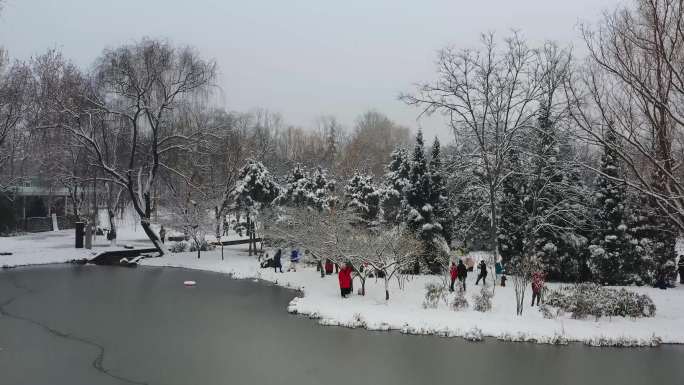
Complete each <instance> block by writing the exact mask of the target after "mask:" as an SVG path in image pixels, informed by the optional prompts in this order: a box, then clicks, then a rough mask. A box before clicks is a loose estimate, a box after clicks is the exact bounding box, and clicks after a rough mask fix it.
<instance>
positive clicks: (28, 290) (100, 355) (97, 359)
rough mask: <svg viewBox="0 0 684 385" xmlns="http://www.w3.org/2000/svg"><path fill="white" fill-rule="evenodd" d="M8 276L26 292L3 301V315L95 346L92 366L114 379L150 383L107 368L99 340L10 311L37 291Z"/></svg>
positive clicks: (145, 384)
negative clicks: (89, 338) (118, 373)
mask: <svg viewBox="0 0 684 385" xmlns="http://www.w3.org/2000/svg"><path fill="white" fill-rule="evenodd" d="M8 277H9V282H10V283H11V284H12V286H14V287H15V288H17V289H19V290H23V291H24V293H23V294H19V295H16V296H14V297H12V298H10V299H8V300H6V301H5V302H3V303H2V304H0V315H3V316H5V317H9V318H12V319H15V320H19V321H23V322H27V323H30V324H32V325H35V326H38V327H40V328H42V329H44V330H45V331H47V332H48V333H50V334H52V335H54V336H57V337H60V338H64V339H67V340H71V341H77V342H80V343H82V344H85V345H89V346H92V347H94V348H96V349H97V350H98V354H97V357H95V359H94V360H93V361H92V362H91V366H92V367H93V368H95V370H97V371H98V372H100V373H102V374H104V375H106V376H109V377H111V378H114V379H116V380H119V381H123V382H125V383H128V384H135V385H148V383H147V382H141V381H135V380H132V379H129V378H126V377H123V376H119V375H116V374H114V373H112V372H110V371H109V370H108V369H107V368H105V367H104V365H103V361H104V356H105V348H104V346H102V345H100V344H98V343H97V342H94V341H91V340H88V339H86V338H83V337H79V336H75V335H73V334H70V333H65V332H62V331H60V330H57V329H55V328H52V327H50V326H48V325H46V324H44V323H42V322H40V321H37V320H34V319H31V318H28V317H24V316H21V315H18V314H14V313H11V312H9V311H8V310H7V309H6V307H7V306H8V305H10V304H11V303H12V302H14V301H15V300H17V299H19V298H20V297H21V296H23V295H26V294H29V293H35V292H36V291H35V290H33V289H31V288H29V287H26V286H23V285H21V284H20V283H19V282H18V281H17V279H16V277H14V275H13V274H8Z"/></svg>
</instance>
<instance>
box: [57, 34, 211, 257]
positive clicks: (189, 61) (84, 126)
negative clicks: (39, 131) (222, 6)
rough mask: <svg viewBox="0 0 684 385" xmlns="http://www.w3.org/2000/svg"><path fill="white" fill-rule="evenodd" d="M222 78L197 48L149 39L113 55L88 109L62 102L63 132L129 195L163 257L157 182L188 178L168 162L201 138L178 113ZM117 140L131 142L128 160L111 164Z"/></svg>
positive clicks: (96, 78) (103, 64)
mask: <svg viewBox="0 0 684 385" xmlns="http://www.w3.org/2000/svg"><path fill="white" fill-rule="evenodd" d="M215 73H216V66H215V64H214V63H213V62H211V61H206V60H203V59H201V58H200V57H199V56H198V55H197V54H196V53H195V51H194V50H193V49H191V48H189V47H185V48H177V47H174V46H172V45H171V44H169V43H168V42H161V41H156V40H149V39H144V40H142V41H140V42H138V43H135V44H132V45H124V46H121V47H119V48H116V49H112V50H105V52H104V53H103V55H102V56H101V57H100V59H99V60H98V62H97V65H96V69H95V72H94V74H93V76H92V81H91V82H90V84H89V87H82V89H81V90H80V93H79V96H80V99H81V100H84V101H85V107H84V106H81V105H73V104H72V103H71V99H70V98H69V97H68V96H67V95H62V96H63V97H61V98H56V104H57V107H58V108H59V110H60V112H61V113H63V114H66V116H68V118H69V119H68V120H67V121H66V122H64V123H61V127H63V128H64V129H66V130H67V132H69V133H70V134H72V135H73V136H74V137H75V138H76V140H77V141H78V142H79V143H81V144H82V145H83V146H85V148H87V149H88V151H89V153H90V155H91V157H92V159H93V161H94V162H95V163H96V164H97V165H98V167H99V168H100V169H102V170H103V172H104V174H105V175H106V176H107V178H108V180H109V181H111V182H113V183H116V184H118V185H120V186H122V187H124V188H125V189H126V190H127V192H128V195H129V197H130V200H131V203H132V205H133V208H134V209H135V211H136V213H137V214H138V216H139V218H140V223H141V227H142V228H143V230H144V231H145V233H146V234H147V236H148V237H149V239H150V240H151V241H152V243H153V244H154V245H155V247H156V248H157V249H158V250H159V252H160V254H163V253H164V246H163V244H162V243H161V242H160V240H159V238H158V236H157V235H156V234H155V233H154V231H152V228H151V227H150V221H151V218H152V192H153V187H154V185H155V181H156V180H157V177H158V175H159V173H160V172H166V173H170V174H176V175H178V176H179V177H181V178H184V179H187V178H186V176H184V175H182V173H180V172H179V171H178V170H176V169H174V168H173V167H171V166H170V165H169V164H168V163H167V160H168V159H169V158H170V157H171V156H172V155H173V154H174V153H178V152H182V151H186V150H187V146H188V143H189V142H191V140H190V139H191V138H193V137H195V136H199V135H201V133H200V132H193V133H185V132H183V133H180V132H178V130H177V129H176V128H177V126H175V125H174V124H173V120H174V113H173V112H174V110H175V109H177V108H178V107H179V106H180V105H181V104H183V103H184V102H186V101H188V100H191V99H192V98H193V97H196V96H197V95H200V94H202V93H204V92H206V91H207V90H208V88H209V87H210V86H211V84H212V82H213V80H214V78H215ZM96 116H102V117H104V118H102V119H99V121H100V122H103V123H106V124H101V125H98V124H95V121H94V117H96ZM114 134H117V135H119V136H125V137H126V140H125V141H122V142H121V143H119V144H120V148H119V150H120V151H121V152H122V153H124V154H126V155H125V156H124V157H123V158H120V159H118V160H117V162H116V163H111V162H110V160H108V159H107V158H106V156H105V151H104V149H105V148H106V146H107V143H108V141H109V139H110V137H111V136H112V135H114Z"/></svg>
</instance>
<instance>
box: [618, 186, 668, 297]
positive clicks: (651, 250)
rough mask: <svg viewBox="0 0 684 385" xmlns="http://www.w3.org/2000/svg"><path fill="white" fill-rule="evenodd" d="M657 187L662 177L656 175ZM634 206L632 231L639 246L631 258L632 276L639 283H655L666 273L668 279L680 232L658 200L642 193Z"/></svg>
mask: <svg viewBox="0 0 684 385" xmlns="http://www.w3.org/2000/svg"><path fill="white" fill-rule="evenodd" d="M654 180H655V183H656V185H655V187H656V190H657V188H658V187H662V186H660V185H658V183H661V182H660V181H662V178H659V177H658V175H657V174H656V176H655V177H654ZM637 199H638V204H636V205H634V209H633V213H634V214H633V215H632V222H631V226H630V232H631V234H632V242H633V244H634V246H635V257H634V258H633V259H632V260H631V261H630V262H631V264H630V266H629V267H630V271H633V272H634V273H635V274H634V276H633V278H632V279H631V280H632V281H634V283H636V284H648V285H653V284H655V283H656V280H657V279H658V278H660V276H663V277H664V278H665V280H667V279H668V278H669V277H671V276H673V275H674V273H675V264H674V261H675V257H676V255H675V244H676V242H677V235H676V234H675V233H674V232H673V231H672V228H673V227H672V225H671V224H670V219H669V218H668V217H667V215H666V214H665V213H663V211H662V209H661V208H660V206H658V204H657V202H656V201H655V199H656V198H654V197H652V196H650V195H648V194H645V193H641V194H639V195H638V197H637Z"/></svg>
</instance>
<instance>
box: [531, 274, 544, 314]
mask: <svg viewBox="0 0 684 385" xmlns="http://www.w3.org/2000/svg"><path fill="white" fill-rule="evenodd" d="M543 289H544V273H542V272H541V271H536V272H534V273H533V274H532V305H531V306H534V300H535V299H536V300H537V306H539V301H540V300H541V296H542V290H543Z"/></svg>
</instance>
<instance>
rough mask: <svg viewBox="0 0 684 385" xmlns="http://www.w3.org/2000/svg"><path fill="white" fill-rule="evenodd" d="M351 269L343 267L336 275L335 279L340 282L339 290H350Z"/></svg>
mask: <svg viewBox="0 0 684 385" xmlns="http://www.w3.org/2000/svg"><path fill="white" fill-rule="evenodd" d="M351 273H352V268H351V267H349V266H345V267H343V268H341V269H340V272H339V273H338V274H337V279H339V281H340V288H342V289H349V288H351V281H352V276H351Z"/></svg>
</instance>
